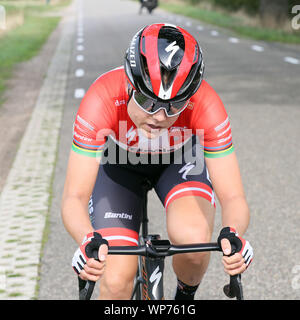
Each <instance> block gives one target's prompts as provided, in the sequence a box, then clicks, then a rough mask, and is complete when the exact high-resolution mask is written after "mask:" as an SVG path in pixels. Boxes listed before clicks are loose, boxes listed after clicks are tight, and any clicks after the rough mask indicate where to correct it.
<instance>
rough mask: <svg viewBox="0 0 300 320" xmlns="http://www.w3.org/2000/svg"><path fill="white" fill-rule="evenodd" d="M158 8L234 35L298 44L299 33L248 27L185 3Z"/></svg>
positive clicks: (236, 19) (167, 3)
mask: <svg viewBox="0 0 300 320" xmlns="http://www.w3.org/2000/svg"><path fill="white" fill-rule="evenodd" d="M160 7H161V8H162V9H165V10H167V11H170V12H172V13H175V14H181V15H185V16H187V17H191V18H193V19H196V20H200V21H203V22H206V23H209V24H212V25H216V26H219V27H222V28H226V29H229V30H231V31H234V32H235V33H236V34H238V35H240V36H243V37H247V38H251V39H255V40H264V41H272V42H282V43H291V44H300V32H299V31H298V32H293V33H292V32H291V33H289V32H286V31H283V30H275V29H267V28H262V27H259V26H249V25H247V24H245V22H244V21H243V19H242V18H240V17H236V16H232V15H231V14H230V13H225V12H218V11H213V10H208V9H203V8H201V7H199V6H196V5H190V4H188V3H187V2H185V3H181V2H178V1H176V2H174V3H173V2H172V1H170V0H168V1H161V2H160Z"/></svg>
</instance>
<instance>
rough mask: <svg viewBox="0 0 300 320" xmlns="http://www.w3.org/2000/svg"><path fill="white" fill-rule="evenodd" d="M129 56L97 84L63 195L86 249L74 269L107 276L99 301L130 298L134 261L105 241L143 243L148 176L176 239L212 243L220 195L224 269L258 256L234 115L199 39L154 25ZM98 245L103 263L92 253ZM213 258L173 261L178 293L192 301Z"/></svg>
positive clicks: (72, 229)
mask: <svg viewBox="0 0 300 320" xmlns="http://www.w3.org/2000/svg"><path fill="white" fill-rule="evenodd" d="M124 60H125V63H124V67H119V68H116V69H114V70H111V71H109V72H107V73H105V74H103V75H101V76H100V77H99V78H98V79H97V80H96V81H95V82H94V83H93V84H92V85H91V86H90V88H89V90H88V92H87V93H86V95H85V97H84V98H83V100H82V102H81V104H80V107H79V110H78V112H77V115H76V119H75V122H74V130H73V131H74V135H73V145H72V150H71V152H70V157H69V163H68V169H67V176H66V181H65V187H64V194H63V200H62V218H63V221H64V224H65V227H66V229H67V230H68V232H69V233H70V234H71V236H72V237H73V238H74V239H75V240H76V241H77V243H78V245H79V248H78V250H77V251H76V252H75V254H74V257H73V261H72V265H73V268H74V270H75V271H76V272H77V273H78V274H79V276H80V278H82V279H83V280H87V279H89V280H94V281H95V280H98V279H99V278H101V281H100V299H129V298H130V294H131V291H132V288H133V280H134V277H135V274H136V270H137V257H136V256H128V255H127V256H126V255H125V256H123V255H120V256H118V255H108V256H107V246H106V245H105V243H106V244H107V242H105V241H104V240H106V241H108V243H109V245H112V246H113V245H137V244H138V233H139V227H140V214H141V209H142V203H143V197H144V196H145V193H144V191H143V190H144V189H143V185H144V184H145V181H146V182H147V183H148V184H150V187H152V188H154V190H155V191H156V193H157V195H158V197H159V199H160V200H161V202H162V204H163V205H164V207H165V209H166V223H167V231H168V236H169V239H170V241H171V242H172V243H174V244H184V243H199V242H209V241H210V240H211V236H212V232H213V224H214V214H215V193H216V196H217V197H218V199H219V202H220V204H221V209H222V223H223V228H222V230H221V232H220V236H219V238H218V241H219V243H220V245H221V246H222V250H223V253H224V256H223V264H224V270H225V272H227V273H228V274H231V275H234V274H238V273H242V272H244V271H245V269H246V268H247V267H248V265H249V264H250V262H251V261H252V256H253V250H252V248H251V246H250V244H249V242H248V241H246V240H245V239H243V238H242V236H243V234H244V233H245V231H246V229H247V227H248V223H249V208H248V205H247V201H246V199H245V194H244V190H243V185H242V181H241V176H240V171H239V166H238V162H237V158H236V155H235V152H234V148H233V145H232V135H231V127H230V122H229V119H228V115H227V113H226V110H225V108H224V106H223V104H222V101H221V99H220V98H219V96H218V95H217V93H216V92H215V91H214V89H213V88H212V87H211V86H210V85H209V84H208V83H207V82H206V81H205V80H204V79H203V72H204V62H203V57H202V51H201V48H200V46H199V44H198V42H197V41H196V40H195V38H194V37H193V36H192V35H191V34H189V33H188V32H187V31H186V30H184V29H182V28H181V27H178V26H173V25H170V24H163V23H161V24H152V25H149V26H146V27H144V28H143V29H141V30H140V31H139V32H137V34H136V35H135V36H134V37H133V39H132V41H131V42H130V46H129V48H128V50H127V51H126V55H125V59H124ZM88 208H89V211H88ZM88 212H89V214H88ZM94 231H96V232H95V233H94ZM100 235H101V236H102V238H101V236H100ZM232 243H235V245H236V253H234V254H233V255H231V244H232ZM101 244H103V245H101ZM100 245H101V246H100ZM99 246H100V249H99V256H100V261H96V260H94V259H93V258H90V256H89V254H88V252H87V251H86V250H85V249H86V248H90V247H94V248H98V247H99ZM209 258H210V255H209V253H191V254H184V255H176V256H174V257H173V269H174V272H175V274H176V276H177V279H178V285H177V289H176V290H177V291H176V294H175V299H193V298H194V294H195V292H196V290H197V288H198V286H199V284H200V282H201V279H202V278H203V275H204V274H205V272H206V270H207V267H208V263H209Z"/></svg>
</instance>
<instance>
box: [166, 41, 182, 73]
mask: <svg viewBox="0 0 300 320" xmlns="http://www.w3.org/2000/svg"><path fill="white" fill-rule="evenodd" d="M178 50H179V46H178V45H176V41H173V42H172V43H171V44H169V45H168V46H167V47H166V49H165V51H166V52H170V55H169V57H168V60H167V63H166V66H167V67H168V68H169V67H171V61H172V58H173V57H174V55H175V53H176V52H177V51H178Z"/></svg>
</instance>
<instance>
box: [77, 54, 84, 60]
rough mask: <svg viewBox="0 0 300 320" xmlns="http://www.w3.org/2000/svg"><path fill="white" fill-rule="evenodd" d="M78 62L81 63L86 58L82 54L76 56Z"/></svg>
mask: <svg viewBox="0 0 300 320" xmlns="http://www.w3.org/2000/svg"><path fill="white" fill-rule="evenodd" d="M76 60H77V61H78V62H81V61H83V60H84V56H83V55H82V54H79V55H77V56H76Z"/></svg>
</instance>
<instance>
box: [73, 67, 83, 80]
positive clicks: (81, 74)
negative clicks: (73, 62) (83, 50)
mask: <svg viewBox="0 0 300 320" xmlns="http://www.w3.org/2000/svg"><path fill="white" fill-rule="evenodd" d="M75 76H76V77H77V78H80V77H83V76H84V70H83V69H77V70H76V71H75Z"/></svg>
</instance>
